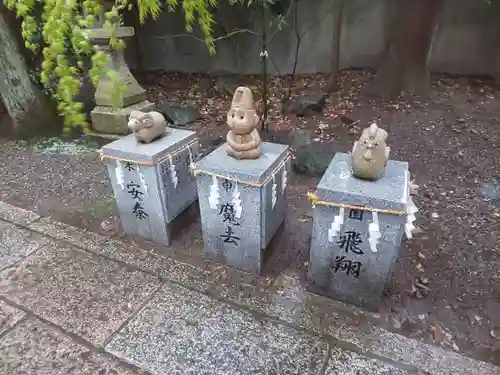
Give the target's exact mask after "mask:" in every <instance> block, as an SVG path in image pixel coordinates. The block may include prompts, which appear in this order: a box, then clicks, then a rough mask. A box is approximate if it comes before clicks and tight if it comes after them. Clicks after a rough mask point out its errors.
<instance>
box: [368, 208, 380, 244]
mask: <svg viewBox="0 0 500 375" xmlns="http://www.w3.org/2000/svg"><path fill="white" fill-rule="evenodd" d="M368 232H369V233H370V236H369V237H368V243H369V244H370V249H371V251H372V252H374V253H376V252H377V251H378V249H377V245H378V242H379V239H380V237H382V235H381V234H380V225H379V221H378V212H372V222H371V223H370V225H368Z"/></svg>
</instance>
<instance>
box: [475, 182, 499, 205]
mask: <svg viewBox="0 0 500 375" xmlns="http://www.w3.org/2000/svg"><path fill="white" fill-rule="evenodd" d="M480 190H481V194H482V195H483V199H484V200H485V201H487V202H491V201H498V200H500V182H499V181H496V180H495V181H492V182H484V183H483V184H482V185H481V187H480Z"/></svg>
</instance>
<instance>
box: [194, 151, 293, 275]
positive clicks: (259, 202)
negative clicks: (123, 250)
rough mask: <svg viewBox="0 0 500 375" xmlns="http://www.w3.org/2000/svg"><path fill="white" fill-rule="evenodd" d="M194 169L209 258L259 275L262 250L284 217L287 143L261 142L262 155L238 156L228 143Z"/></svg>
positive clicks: (289, 165) (287, 175) (288, 167)
mask: <svg viewBox="0 0 500 375" xmlns="http://www.w3.org/2000/svg"><path fill="white" fill-rule="evenodd" d="M195 171H196V175H197V177H196V180H197V184H198V199H199V204H200V212H201V224H202V231H203V241H204V244H205V257H206V258H207V259H209V260H212V261H216V262H220V263H224V264H227V265H229V266H232V267H235V268H238V269H241V270H244V271H247V272H250V273H256V274H259V273H260V271H261V266H262V259H263V252H264V250H265V249H266V247H267V245H268V244H269V242H270V241H271V239H272V237H273V236H274V234H275V233H276V231H277V229H278V228H279V227H280V225H281V224H282V223H283V221H284V219H285V214H286V206H287V202H286V187H287V181H288V179H289V176H290V172H291V161H290V151H289V149H288V146H285V145H280V144H275V143H267V142H262V144H261V156H260V158H259V159H256V160H236V159H234V158H232V157H230V156H229V155H227V152H226V145H225V144H224V145H222V146H221V147H219V148H218V149H216V150H215V151H214V152H212V153H211V154H209V155H208V156H206V157H205V158H203V159H202V160H201V161H200V162H199V163H197V166H196V170H195Z"/></svg>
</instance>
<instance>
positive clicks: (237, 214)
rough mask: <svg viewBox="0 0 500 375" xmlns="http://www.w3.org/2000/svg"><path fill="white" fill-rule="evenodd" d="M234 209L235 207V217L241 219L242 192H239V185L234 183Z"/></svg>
mask: <svg viewBox="0 0 500 375" xmlns="http://www.w3.org/2000/svg"><path fill="white" fill-rule="evenodd" d="M233 207H234V216H235V217H236V218H237V219H239V218H241V211H242V209H243V208H242V207H241V199H240V192H239V191H238V183H237V182H235V183H234V191H233Z"/></svg>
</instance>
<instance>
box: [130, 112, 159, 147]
mask: <svg viewBox="0 0 500 375" xmlns="http://www.w3.org/2000/svg"><path fill="white" fill-rule="evenodd" d="M128 127H129V129H130V130H131V131H132V132H133V133H134V135H135V137H136V138H137V140H138V141H140V142H144V143H151V142H152V141H154V140H155V139H157V138H160V137H161V136H163V135H164V134H165V131H166V129H167V122H166V120H165V118H164V117H163V115H162V114H161V113H159V112H155V111H152V112H141V111H132V112H130V117H129V120H128Z"/></svg>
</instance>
